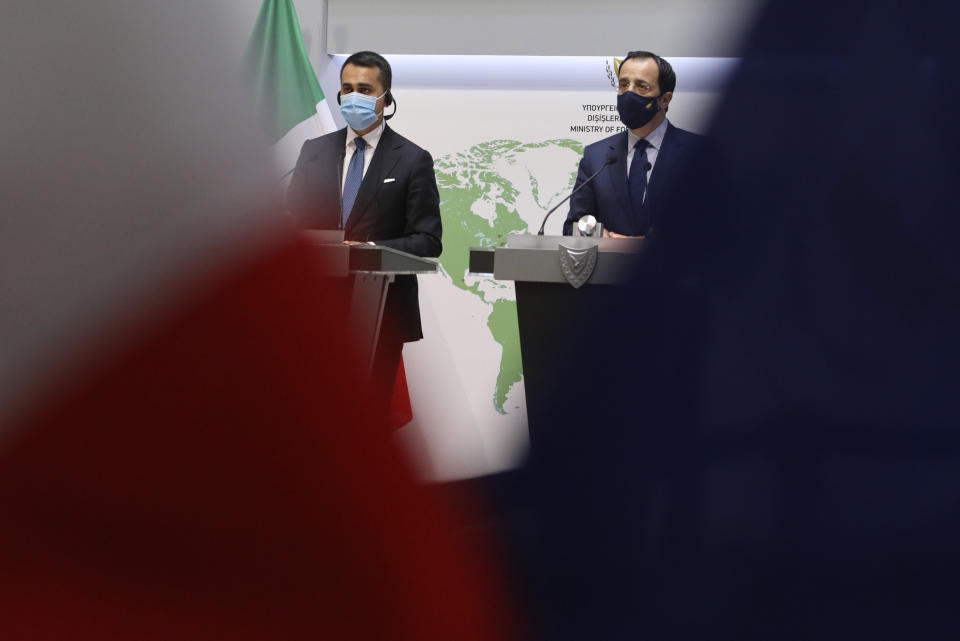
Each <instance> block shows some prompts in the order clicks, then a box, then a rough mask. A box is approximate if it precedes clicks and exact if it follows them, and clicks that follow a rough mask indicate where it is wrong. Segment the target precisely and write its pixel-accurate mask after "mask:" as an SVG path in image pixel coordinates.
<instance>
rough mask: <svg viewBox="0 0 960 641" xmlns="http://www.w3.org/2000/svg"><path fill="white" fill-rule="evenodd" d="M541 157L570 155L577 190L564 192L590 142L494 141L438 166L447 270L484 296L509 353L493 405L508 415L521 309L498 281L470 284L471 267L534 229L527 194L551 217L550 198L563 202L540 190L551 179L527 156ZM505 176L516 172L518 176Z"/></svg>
mask: <svg viewBox="0 0 960 641" xmlns="http://www.w3.org/2000/svg"><path fill="white" fill-rule="evenodd" d="M571 152H573V153H571ZM536 153H540V154H544V153H546V154H551V155H552V156H557V155H558V153H559V154H560V155H567V156H569V157H570V159H571V166H570V171H571V173H570V185H569V186H564V187H563V190H566V189H568V188H569V187H572V185H573V178H574V177H575V176H576V159H577V158H579V156H580V155H581V154H582V153H583V144H582V143H580V142H578V141H576V140H547V141H545V142H538V143H523V142H519V141H516V140H492V141H488V142H484V143H481V144H479V145H474V146H473V147H471V148H470V149H468V150H467V151H464V152H460V153H456V154H450V155H447V156H444V157H442V158H439V159H437V161H436V163H435V168H436V174H437V187H438V189H439V191H440V215H441V218H442V219H443V253H442V254H441V255H440V265H441V266H442V267H443V270H444V272H445V273H446V274H447V275H448V276H449V277H450V280H451V281H452V283H453V285H454V286H455V287H457V288H459V289H462V290H464V291H466V292H469V293H470V294H473V295H474V296H477V297H478V298H479V299H480V300H481V301H482V302H483V303H485V304H486V305H488V306H489V309H490V315H489V316H488V318H487V328H488V329H489V331H490V333H491V335H492V337H493V339H494V341H496V342H497V343H498V344H499V345H500V346H501V347H502V349H503V351H502V354H501V357H500V370H499V373H498V374H497V379H496V383H495V385H494V391H493V405H494V408H495V409H496V411H497V412H498V413H500V414H505V413H506V410H505V409H504V405H505V404H506V400H507V395H508V394H509V392H510V390H511V388H512V387H513V386H514V385H516V384H517V383H519V382H520V380H521V378H522V374H523V368H522V367H521V361H520V337H519V330H518V329H517V304H516V302H515V301H514V300H512V297H513V288H512V287H503V284H502V283H497V282H496V281H494V280H493V279H492V278H484V277H478V276H470V277H469V279H468V275H467V268H468V264H469V255H470V248H471V247H497V246H502V245H503V244H504V243H505V242H506V240H507V235H508V234H510V233H513V232H528V231H529V225H528V223H527V221H525V220H524V219H523V217H521V215H520V212H519V211H518V207H517V205H518V199H520V198H521V197H522V195H524V194H527V195H529V200H528V201H527V205H525V207H526V208H528V209H532V210H531V211H530V212H528V213H529V214H531V215H533V216H534V217H538V216H540V215H542V214H543V213H545V212H546V210H547V209H548V207H549V205H550V202H551V200H552V199H553V198H555V197H559V194H558V193H547V194H544V193H543V191H542V186H541V185H542V179H543V178H544V176H537V175H535V174H536V172H535V171H534V169H532V168H531V167H530V166H528V164H527V162H526V159H527V158H530V154H536ZM504 173H509V174H510V176H511V177H512V179H508V178H507V177H505V176H504ZM541 173H547V174H548V175H547V176H546V178H548V179H549V178H550V177H555V176H556V175H557V174H556V172H555V171H551V170H548V171H547V172H541ZM559 175H560V176H561V177H562V176H563V174H559ZM548 182H549V181H548ZM555 188H556V186H555ZM563 190H561V193H562V191H563ZM530 201H532V203H531V202H530ZM531 204H533V205H534V206H533V207H532V208H531ZM537 224H538V223H537ZM468 280H469V282H468Z"/></svg>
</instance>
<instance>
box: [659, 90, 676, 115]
mask: <svg viewBox="0 0 960 641" xmlns="http://www.w3.org/2000/svg"><path fill="white" fill-rule="evenodd" d="M671 100H673V92H672V91H668V92H667V93H665V94H663V95H662V96H660V108H661V109H663V110H664V111H666V110H667V107H669V106H670V101H671Z"/></svg>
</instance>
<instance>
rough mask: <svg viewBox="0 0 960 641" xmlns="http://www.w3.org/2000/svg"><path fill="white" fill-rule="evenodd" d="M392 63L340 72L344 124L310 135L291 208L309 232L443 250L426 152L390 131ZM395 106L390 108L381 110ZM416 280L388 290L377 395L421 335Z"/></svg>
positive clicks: (358, 57) (365, 54) (355, 63)
mask: <svg viewBox="0 0 960 641" xmlns="http://www.w3.org/2000/svg"><path fill="white" fill-rule="evenodd" d="M392 80H393V73H392V70H391V68H390V63H389V62H387V60H386V59H385V58H384V57H383V56H381V55H380V54H378V53H374V52H372V51H360V52H358V53H355V54H353V55H352V56H350V57H349V58H347V60H346V61H345V62H344V63H343V67H342V68H341V69H340V91H339V92H338V93H337V102H338V103H339V104H340V112H341V113H342V114H343V119H344V120H345V121H346V122H347V125H348V126H347V127H345V128H343V129H341V130H339V131H334V132H333V133H329V134H327V135H325V136H321V137H319V138H314V139H313V140H308V141H306V142H305V143H304V144H303V148H302V149H301V150H300V158H299V160H297V166H296V169H295V170H294V173H293V178H292V179H291V182H290V188H289V189H288V191H287V207H288V209H289V210H290V212H291V213H292V214H293V215H294V216H296V218H297V219H298V221H299V222H300V224H301V225H302V226H303V227H305V228H307V229H343V230H344V236H345V238H346V240H345V241H344V242H345V243H347V244H363V243H368V244H374V245H383V246H384V247H391V248H393V249H397V250H400V251H403V252H407V253H408V254H414V255H416V256H424V257H436V256H439V255H440V251H441V249H442V246H441V244H440V238H441V233H442V226H441V222H440V196H439V194H438V192H437V179H436V176H435V174H434V172H433V158H432V157H431V156H430V153H429V152H428V151H426V150H424V149H422V148H420V147H418V146H417V145H415V144H414V143H413V142H411V141H409V140H407V139H406V138H404V137H403V136H401V135H400V134H398V133H396V132H395V131H394V130H393V129H391V128H390V127H389V126H387V124H386V122H385V121H386V120H388V119H390V118H392V117H393V114H395V113H396V101H395V99H394V97H393V94H392V93H391V91H390V87H391V83H392ZM391 106H393V113H389V114H386V115H384V110H385V108H388V107H391ZM421 338H423V332H422V329H421V326H420V305H419V300H418V294H417V277H416V276H413V275H398V276H396V278H395V280H394V282H393V283H391V284H390V289H389V290H388V292H387V300H386V303H385V307H384V311H383V325H382V329H381V335H380V340H379V342H378V344H377V353H376V356H375V360H374V366H373V373H372V376H373V388H374V389H373V391H374V396H375V398H376V400H377V401H378V402H380V403H382V404H383V409H384V411H386V404H387V403H388V402H389V396H390V392H391V391H392V390H393V385H394V381H395V379H396V375H397V370H398V367H399V364H400V355H401V350H402V348H403V343H407V342H411V341H416V340H420V339H421Z"/></svg>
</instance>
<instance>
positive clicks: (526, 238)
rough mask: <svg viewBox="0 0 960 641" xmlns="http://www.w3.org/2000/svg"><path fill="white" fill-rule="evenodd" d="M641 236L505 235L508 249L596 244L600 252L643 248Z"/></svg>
mask: <svg viewBox="0 0 960 641" xmlns="http://www.w3.org/2000/svg"><path fill="white" fill-rule="evenodd" d="M645 242H646V241H645V240H644V239H643V238H590V237H587V236H537V235H536V234H515V235H510V236H507V244H506V246H507V248H509V249H543V250H556V249H557V245H560V244H563V245H564V246H566V247H569V248H571V249H587V248H589V247H593V246H597V248H598V249H599V250H600V251H602V252H614V253H620V252H622V253H628V254H633V253H636V252H639V251H641V250H642V249H643V246H644V243H645Z"/></svg>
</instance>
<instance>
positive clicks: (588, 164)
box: [563, 122, 702, 236]
mask: <svg viewBox="0 0 960 641" xmlns="http://www.w3.org/2000/svg"><path fill="white" fill-rule="evenodd" d="M701 140H702V137H701V136H698V135H697V134H694V133H691V132H689V131H685V130H683V129H678V128H677V127H674V126H673V125H672V124H670V123H669V122H668V123H667V132H666V134H664V136H663V142H662V143H661V145H660V150H659V152H658V153H657V162H656V164H655V165H654V166H653V171H651V172H650V182H649V184H648V185H647V194H646V206H647V207H648V208H649V217H650V224H651V225H652V226H653V227H657V226H658V225H660V224H662V223H663V222H664V220H665V216H666V215H667V214H666V212H667V211H669V209H670V200H671V199H672V198H673V197H674V196H675V195H676V194H677V193H678V190H682V189H683V188H684V186H683V185H682V184H680V182H681V180H680V178H681V177H682V171H681V167H682V165H683V163H684V161H685V160H687V159H688V158H689V155H690V154H691V152H693V151H694V150H695V149H696V148H697V147H698V144H699V142H700V141H701ZM610 154H613V155H614V156H615V157H616V162H615V163H614V164H612V165H610V166H609V167H607V168H606V169H604V170H603V172H602V173H601V174H600V175H598V176H597V177H596V178H595V179H594V180H593V182H592V183H590V184H589V185H587V186H586V187H584V188H583V189H581V190H580V191H579V192H577V193H576V194H574V195H573V197H572V198H571V199H570V211H569V213H568V214H567V220H566V222H564V224H563V233H564V234H570V233H571V231H572V229H573V223H574V222H576V221H577V220H579V219H580V217H581V216H585V215H587V214H593V215H594V216H595V217H596V218H597V220H598V221H600V222H602V223H603V225H604V227H606V229H607V230H609V231H614V232H617V233H618V234H626V235H627V236H639V235H641V234H644V233H646V229H643V228H642V226H641V221H638V220H635V219H634V216H633V213H632V211H633V210H632V208H631V205H630V190H629V187H628V185H627V132H626V131H622V132H620V133H618V134H614V135H613V136H610V137H609V138H604V139H603V140H600V141H598V142H595V143H593V144H592V145H587V148H586V149H585V150H584V152H583V158H582V159H581V160H580V170H579V173H578V174H577V182H576V185H575V187H579V186H580V185H581V184H582V183H583V182H584V181H585V180H586V179H587V178H589V177H590V176H591V175H593V173H594V172H595V171H597V170H598V169H600V168H601V167H602V166H603V163H604V162H605V161H606V159H607V157H608V156H609V155H610Z"/></svg>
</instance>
